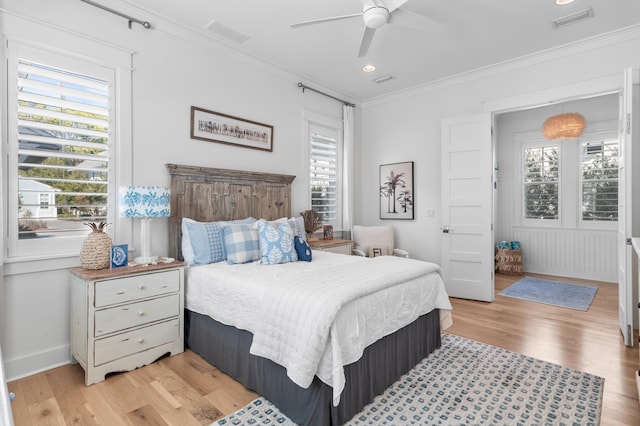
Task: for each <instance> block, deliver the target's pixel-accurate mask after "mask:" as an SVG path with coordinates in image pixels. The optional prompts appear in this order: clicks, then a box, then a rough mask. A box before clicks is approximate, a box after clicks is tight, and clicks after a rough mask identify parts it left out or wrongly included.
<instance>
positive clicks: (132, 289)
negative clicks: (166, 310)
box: [95, 270, 180, 308]
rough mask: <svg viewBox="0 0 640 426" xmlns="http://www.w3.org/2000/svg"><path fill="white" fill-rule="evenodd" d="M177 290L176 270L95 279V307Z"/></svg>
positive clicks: (178, 280)
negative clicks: (110, 278)
mask: <svg viewBox="0 0 640 426" xmlns="http://www.w3.org/2000/svg"><path fill="white" fill-rule="evenodd" d="M178 290H180V271H177V270H172V271H166V272H156V273H152V274H140V275H133V276H130V277H125V278H119V279H117V280H105V281H97V282H96V285H95V307H96V308H100V307H103V306H109V305H113V304H116V303H123V302H129V301H131V300H136V299H144V298H146V297H153V296H157V295H160V294H165V293H172V292H175V291H178Z"/></svg>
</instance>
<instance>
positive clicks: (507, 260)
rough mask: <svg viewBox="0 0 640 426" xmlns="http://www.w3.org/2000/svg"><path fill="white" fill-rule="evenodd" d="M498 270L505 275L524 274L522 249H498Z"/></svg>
mask: <svg viewBox="0 0 640 426" xmlns="http://www.w3.org/2000/svg"><path fill="white" fill-rule="evenodd" d="M496 272H498V273H499V274H505V275H522V251H520V250H498V251H497V253H496Z"/></svg>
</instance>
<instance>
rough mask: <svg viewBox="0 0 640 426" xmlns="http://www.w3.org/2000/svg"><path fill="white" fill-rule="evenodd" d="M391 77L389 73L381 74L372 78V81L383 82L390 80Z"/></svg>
mask: <svg viewBox="0 0 640 426" xmlns="http://www.w3.org/2000/svg"><path fill="white" fill-rule="evenodd" d="M392 78H393V77H391V76H390V75H383V76H382V77H378V78H374V79H373V81H374V82H375V83H384V82H385V81H389V80H391V79H392Z"/></svg>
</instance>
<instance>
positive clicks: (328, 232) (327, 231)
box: [322, 225, 333, 240]
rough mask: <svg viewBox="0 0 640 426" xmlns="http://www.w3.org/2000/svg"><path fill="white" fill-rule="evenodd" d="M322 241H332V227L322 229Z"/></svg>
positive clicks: (326, 226)
mask: <svg viewBox="0 0 640 426" xmlns="http://www.w3.org/2000/svg"><path fill="white" fill-rule="evenodd" d="M322 239H323V240H333V226H332V225H324V226H323V227H322Z"/></svg>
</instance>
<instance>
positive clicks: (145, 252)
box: [120, 186, 171, 264]
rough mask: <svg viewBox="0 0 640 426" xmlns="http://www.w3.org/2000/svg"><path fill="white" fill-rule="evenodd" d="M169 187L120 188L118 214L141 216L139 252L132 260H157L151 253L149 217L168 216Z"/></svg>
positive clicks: (139, 261) (149, 261) (144, 262)
mask: <svg viewBox="0 0 640 426" xmlns="http://www.w3.org/2000/svg"><path fill="white" fill-rule="evenodd" d="M170 200H171V197H170V196H169V189H168V188H163V187H160V186H124V187H121V188H120V216H121V217H131V218H142V223H141V228H140V239H141V247H140V249H141V252H140V256H138V257H136V258H135V259H134V262H136V263H141V264H147V263H154V262H157V261H158V256H155V255H153V254H151V219H152V218H154V217H169V215H170V212H171V211H170Z"/></svg>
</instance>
